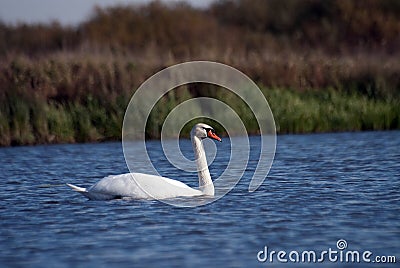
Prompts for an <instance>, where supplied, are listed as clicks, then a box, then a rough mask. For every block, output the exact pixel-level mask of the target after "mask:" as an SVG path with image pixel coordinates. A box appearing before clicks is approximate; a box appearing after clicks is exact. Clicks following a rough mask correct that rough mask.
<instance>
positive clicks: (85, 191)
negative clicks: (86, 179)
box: [67, 183, 87, 193]
mask: <svg viewBox="0 0 400 268" xmlns="http://www.w3.org/2000/svg"><path fill="white" fill-rule="evenodd" d="M67 185H68V186H69V187H71V188H72V190H74V191H76V192H79V193H87V190H86V188H82V187H78V186H75V185H73V184H69V183H67Z"/></svg>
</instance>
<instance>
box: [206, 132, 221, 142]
mask: <svg viewBox="0 0 400 268" xmlns="http://www.w3.org/2000/svg"><path fill="white" fill-rule="evenodd" d="M207 137H209V138H211V139H214V140H217V141H220V142H222V140H221V138H220V137H218V136H217V134H215V133H213V132H212V131H211V130H209V131H208V132H207Z"/></svg>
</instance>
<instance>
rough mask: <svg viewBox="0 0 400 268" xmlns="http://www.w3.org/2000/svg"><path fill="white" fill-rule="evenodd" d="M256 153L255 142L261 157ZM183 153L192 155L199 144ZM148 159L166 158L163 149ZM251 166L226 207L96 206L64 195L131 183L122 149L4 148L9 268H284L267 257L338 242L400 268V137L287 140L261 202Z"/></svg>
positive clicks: (162, 164)
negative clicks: (114, 181)
mask: <svg viewBox="0 0 400 268" xmlns="http://www.w3.org/2000/svg"><path fill="white" fill-rule="evenodd" d="M258 142H259V139H258V138H257V137H254V138H252V146H253V147H252V148H257V143H258ZM182 144H183V149H184V151H187V152H190V143H189V142H188V141H183V142H182ZM228 147H229V143H227V142H223V143H221V144H218V145H217V148H218V153H217V155H216V159H215V161H214V162H213V164H212V166H211V169H210V170H211V174H212V176H214V177H215V176H218V174H220V172H221V169H223V168H224V167H225V166H226V164H227V161H226V159H229V154H227V155H225V154H224V151H225V150H227V149H228ZM149 149H150V150H152V154H154V155H158V156H159V155H160V154H161V153H160V151H158V150H159V146H158V143H157V142H151V143H150V144H149ZM185 154H186V153H185ZM251 157H252V159H251V161H250V166H249V168H248V171H247V172H246V173H245V175H244V178H243V179H242V180H241V181H240V182H239V184H238V185H237V186H236V188H235V189H234V190H233V191H232V192H230V193H229V194H228V195H227V196H225V197H223V198H222V199H220V200H218V201H217V202H214V203H212V204H209V205H206V206H201V207H196V208H176V207H172V206H169V205H166V204H164V203H161V202H158V201H135V200H131V201H126V200H113V201H87V200H86V199H85V198H84V197H83V196H81V195H79V194H77V193H75V192H73V191H71V190H70V189H69V188H67V187H66V186H65V185H64V183H66V182H71V183H75V184H77V185H80V186H89V185H91V184H92V183H94V182H96V181H97V180H98V179H100V178H102V177H103V176H105V175H108V174H119V173H124V172H127V168H126V164H125V162H124V158H123V154H122V149H121V145H120V143H104V144H78V145H53V146H35V147H17V148H1V149H0V163H1V169H0V178H1V180H2V184H1V195H0V217H1V223H0V234H1V236H0V266H1V267H8V266H12V267H13V266H17V267H22V266H23V267H64V266H69V267H105V266H107V267H109V266H125V267H128V266H129V267H169V266H174V267H183V266H190V267H200V266H203V267H205V266H207V267H208V266H211V267H266V266H271V267H273V266H279V264H280V263H279V262H278V261H277V259H276V258H275V259H274V262H273V263H270V262H266V263H260V262H258V260H257V253H258V252H259V251H261V250H263V249H264V247H265V246H267V247H268V249H269V250H276V251H279V250H284V251H287V252H290V251H300V252H301V251H302V250H315V251H323V250H327V249H328V248H332V249H333V250H337V247H336V242H337V241H338V240H339V239H345V240H346V241H347V244H348V247H347V249H349V250H359V251H365V250H369V251H371V252H373V256H375V255H395V256H396V257H397V263H398V262H399V259H400V193H399V190H400V132H398V131H397V132H396V131H394V132H364V133H338V134H318V135H317V134H314V135H287V136H279V137H278V146H277V154H276V157H275V161H274V164H273V167H272V169H271V172H270V174H269V176H268V179H267V180H266V181H265V182H264V183H263V185H262V186H261V187H260V188H259V189H258V190H257V191H256V192H254V193H248V192H247V188H248V185H249V182H250V178H251V171H252V170H254V167H252V166H251V165H252V164H255V163H256V162H257V161H256V160H257V153H252V154H251ZM153 162H154V163H155V165H156V166H158V167H159V170H160V172H161V173H163V175H168V176H170V177H172V178H174V177H175V178H182V179H183V180H185V181H186V182H187V183H189V184H191V185H195V184H196V176H195V175H192V174H189V175H182V174H180V172H179V171H176V170H174V169H173V168H171V166H170V165H169V164H168V162H167V161H166V160H165V159H163V158H162V157H157V158H156V159H155V160H153ZM286 258H287V256H286ZM284 265H285V266H286V265H288V264H284ZM298 265H299V264H295V266H298ZM304 265H307V264H304ZM324 265H325V266H332V267H337V266H343V265H345V264H344V263H341V264H340V265H339V264H338V263H336V264H335V263H332V262H328V261H325V262H324ZM364 265H365V264H360V267H364ZM347 266H348V267H353V266H354V264H347ZM374 266H379V265H374ZM383 266H384V267H394V266H396V264H386V265H383Z"/></svg>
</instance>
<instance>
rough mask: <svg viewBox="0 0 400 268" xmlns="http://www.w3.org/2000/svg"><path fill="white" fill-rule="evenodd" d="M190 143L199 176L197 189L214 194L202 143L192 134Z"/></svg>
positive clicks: (207, 193)
mask: <svg viewBox="0 0 400 268" xmlns="http://www.w3.org/2000/svg"><path fill="white" fill-rule="evenodd" d="M192 145H193V151H194V156H195V160H196V165H197V174H198V176H199V189H200V191H202V192H203V194H205V195H214V184H213V182H212V180H211V176H210V171H209V170H208V165H207V158H206V153H205V152H204V147H203V143H202V142H201V139H200V138H198V137H197V136H194V135H193V136H192Z"/></svg>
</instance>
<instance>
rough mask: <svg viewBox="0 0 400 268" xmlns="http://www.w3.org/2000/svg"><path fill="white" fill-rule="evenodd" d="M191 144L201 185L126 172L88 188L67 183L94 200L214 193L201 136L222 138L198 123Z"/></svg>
mask: <svg viewBox="0 0 400 268" xmlns="http://www.w3.org/2000/svg"><path fill="white" fill-rule="evenodd" d="M190 136H191V140H192V146H193V151H194V155H195V158H196V164H197V173H198V176H199V188H198V189H193V188H191V187H189V186H187V185H186V184H184V183H182V182H180V181H177V180H172V179H169V178H165V177H160V176H155V175H149V174H143V173H127V174H121V175H115V176H108V177H105V178H103V179H101V180H100V181H99V182H97V183H96V184H94V185H92V186H91V187H89V188H88V189H86V188H82V187H78V186H75V185H72V184H69V183H67V185H68V186H69V187H71V188H72V189H73V190H75V191H77V192H79V193H81V194H83V195H84V196H86V197H87V198H89V199H92V200H110V199H115V198H123V197H129V198H137V199H154V198H155V199H163V198H173V197H181V196H200V195H208V196H214V184H213V182H212V180H211V176H210V172H209V170H208V165H207V159H206V155H205V152H204V147H203V144H202V139H204V138H207V137H208V138H211V139H214V140H217V141H221V138H220V137H218V136H217V134H215V131H214V129H213V128H212V127H210V126H209V125H206V124H203V123H199V124H196V125H195V126H194V127H193V128H192V130H191V132H190Z"/></svg>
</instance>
